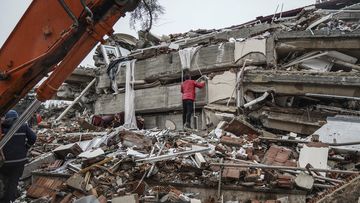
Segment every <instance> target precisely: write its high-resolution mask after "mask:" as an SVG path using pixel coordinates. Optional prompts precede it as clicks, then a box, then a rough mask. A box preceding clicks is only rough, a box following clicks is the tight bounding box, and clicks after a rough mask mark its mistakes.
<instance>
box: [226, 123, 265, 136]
mask: <svg viewBox="0 0 360 203" xmlns="http://www.w3.org/2000/svg"><path fill="white" fill-rule="evenodd" d="M224 130H225V131H227V132H231V133H233V134H234V135H237V136H242V135H259V132H258V131H257V129H256V128H255V127H253V126H252V125H251V124H250V123H248V122H246V121H244V120H240V119H233V120H232V121H231V122H230V123H229V124H228V125H227V126H226V127H225V128H224Z"/></svg>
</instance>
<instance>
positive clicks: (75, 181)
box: [66, 173, 85, 191]
mask: <svg viewBox="0 0 360 203" xmlns="http://www.w3.org/2000/svg"><path fill="white" fill-rule="evenodd" d="M66 184H67V185H68V186H69V187H72V188H74V189H77V190H80V191H83V190H84V188H85V178H84V177H82V176H81V175H80V174H78V173H75V174H74V175H73V176H71V177H70V178H69V179H68V180H67V181H66Z"/></svg>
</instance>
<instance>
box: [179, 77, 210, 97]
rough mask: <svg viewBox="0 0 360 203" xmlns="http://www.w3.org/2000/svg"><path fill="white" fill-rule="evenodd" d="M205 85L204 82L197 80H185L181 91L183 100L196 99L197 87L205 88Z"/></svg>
mask: <svg viewBox="0 0 360 203" xmlns="http://www.w3.org/2000/svg"><path fill="white" fill-rule="evenodd" d="M204 86H205V83H204V82H196V81H195V80H185V81H184V82H183V83H182V84H181V93H182V100H186V99H189V100H192V101H195V88H196V87H197V88H200V89H201V88H203V87H204Z"/></svg>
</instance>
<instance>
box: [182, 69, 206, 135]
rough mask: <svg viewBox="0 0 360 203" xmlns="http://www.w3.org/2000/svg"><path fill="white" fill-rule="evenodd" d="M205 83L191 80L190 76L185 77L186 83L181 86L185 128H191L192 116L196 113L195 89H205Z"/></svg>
mask: <svg viewBox="0 0 360 203" xmlns="http://www.w3.org/2000/svg"><path fill="white" fill-rule="evenodd" d="M204 86H205V82H196V81H195V80H191V76H190V74H186V75H185V81H184V82H183V83H182V84H181V93H182V101H183V124H184V128H191V116H192V113H193V111H194V101H195V88H200V89H201V88H203V87H204Z"/></svg>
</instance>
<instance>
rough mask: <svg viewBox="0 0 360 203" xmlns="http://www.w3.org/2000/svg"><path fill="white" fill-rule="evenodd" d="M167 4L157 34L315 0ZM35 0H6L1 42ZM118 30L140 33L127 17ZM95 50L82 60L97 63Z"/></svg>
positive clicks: (0, 16)
mask: <svg viewBox="0 0 360 203" xmlns="http://www.w3.org/2000/svg"><path fill="white" fill-rule="evenodd" d="M159 1H160V3H161V4H162V5H163V6H164V7H165V12H166V13H165V14H164V15H163V16H161V18H160V20H159V21H158V22H157V23H156V24H155V25H154V27H153V30H152V32H153V33H155V34H157V35H162V34H170V33H182V32H187V31H189V30H191V29H199V28H204V29H212V28H223V27H228V26H231V25H238V24H241V23H244V22H247V21H250V20H253V19H254V18H256V17H258V16H266V15H270V14H273V13H274V12H275V9H276V7H277V5H280V6H279V10H280V8H281V4H282V3H284V9H283V10H284V11H286V10H290V9H294V8H298V7H301V6H306V5H310V4H313V3H314V2H315V0H222V1H219V0H159ZM30 3H31V0H6V1H4V2H2V5H1V12H0V30H1V31H0V46H2V44H3V43H4V41H5V40H6V38H7V37H8V35H9V34H10V33H11V31H12V29H13V28H14V27H15V25H16V23H17V22H18V21H19V19H20V17H21V16H22V14H23V13H24V12H25V10H26V8H27V7H28V6H29V5H30ZM114 30H115V32H122V33H127V34H131V35H134V36H136V32H135V31H134V30H132V29H130V27H129V18H128V17H125V18H123V19H120V21H119V22H118V23H117V24H116V25H115V27H114ZM91 55H92V53H90V54H89V56H88V57H86V59H84V61H83V62H82V64H83V65H87V64H93V61H92V56H91Z"/></svg>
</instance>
